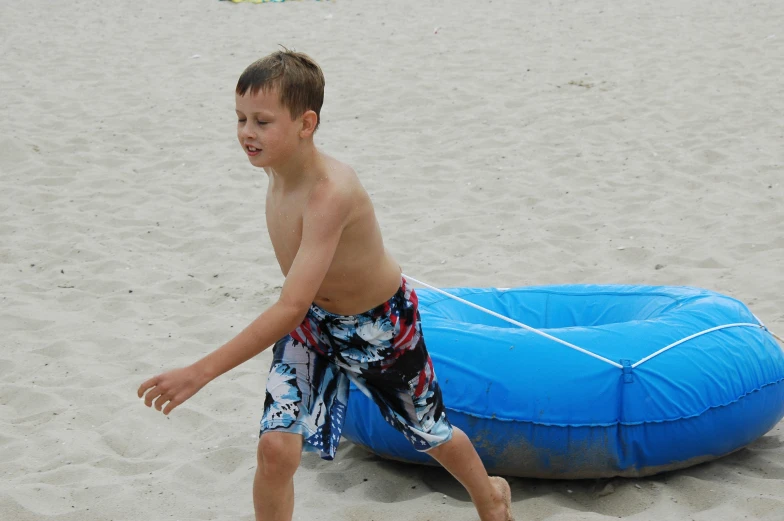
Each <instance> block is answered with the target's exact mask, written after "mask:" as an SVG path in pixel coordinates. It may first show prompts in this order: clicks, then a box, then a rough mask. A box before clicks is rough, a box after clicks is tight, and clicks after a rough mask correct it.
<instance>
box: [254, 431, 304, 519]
mask: <svg viewBox="0 0 784 521" xmlns="http://www.w3.org/2000/svg"><path fill="white" fill-rule="evenodd" d="M301 457H302V436H301V435H299V434H291V433H288V432H274V431H272V432H265V433H264V434H262V436H261V439H260V440H259V447H258V453H257V461H258V466H257V467H256V477H255V479H254V480H253V507H254V510H255V511H256V521H291V516H292V515H293V513H294V473H295V472H296V470H297V467H299V462H300V459H301Z"/></svg>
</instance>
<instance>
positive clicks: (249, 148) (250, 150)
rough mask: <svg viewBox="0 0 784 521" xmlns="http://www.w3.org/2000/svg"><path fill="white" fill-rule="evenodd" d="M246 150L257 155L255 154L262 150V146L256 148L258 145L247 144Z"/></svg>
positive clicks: (250, 154) (251, 154)
mask: <svg viewBox="0 0 784 521" xmlns="http://www.w3.org/2000/svg"><path fill="white" fill-rule="evenodd" d="M245 152H247V154H248V155H249V156H255V155H258V154H259V152H261V149H260V148H256V147H252V146H250V145H245Z"/></svg>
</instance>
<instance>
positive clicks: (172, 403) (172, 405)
mask: <svg viewBox="0 0 784 521" xmlns="http://www.w3.org/2000/svg"><path fill="white" fill-rule="evenodd" d="M182 402H183V400H179V399H177V398H175V399H174V400H172V401H170V402H169V405H167V406H166V408H165V409H164V410H163V414H165V415H166V416H168V415H169V413H170V412H172V411H173V410H174V408H175V407H177V406H178V405H180V404H181V403H182Z"/></svg>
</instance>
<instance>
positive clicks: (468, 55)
mask: <svg viewBox="0 0 784 521" xmlns="http://www.w3.org/2000/svg"><path fill="white" fill-rule="evenodd" d="M782 27H784V3H782V2H780V1H778V0H762V1H759V2H756V3H753V4H751V3H744V2H737V1H735V2H730V1H727V0H710V1H708V0H695V1H692V2H681V1H676V0H659V1H656V2H653V1H649V0H632V1H630V2H612V3H610V2H601V1H599V0H585V1H583V2H565V1H563V0H553V1H547V2H544V1H542V2H517V1H512V0H507V1H499V0H495V1H479V0H474V1H467V0H429V1H421V0H420V1H415V0H400V1H381V0H362V1H360V0H337V1H336V2H314V1H303V2H286V3H282V4H266V5H252V4H236V5H235V4H232V3H230V2H218V1H217V0H198V1H190V2H185V1H182V0H176V1H175V0H171V1H167V2H153V1H151V0H133V1H132V2H99V1H97V0H72V1H68V2H48V1H44V0H29V1H24V2H11V1H6V2H3V3H2V5H0V51H2V52H1V54H2V56H3V59H2V61H0V92H2V96H1V97H0V117H1V118H2V120H3V123H2V125H0V175H1V176H2V194H0V216H1V217H2V219H1V220H0V238H1V239H2V247H0V284H2V288H3V289H2V291H0V295H1V296H0V328H1V330H2V331H3V349H2V350H1V351H0V375H2V379H0V478H1V479H0V519H2V520H3V521H32V520H36V521H37V520H49V519H51V520H58V521H66V520H68V521H77V520H78V521H99V520H100V521H105V520H114V521H125V520H131V521H136V520H139V521H141V520H153V521H158V520H161V521H163V520H170V519H171V520H244V521H248V520H252V519H253V515H252V503H251V493H250V492H251V483H252V478H253V474H254V468H255V449H256V440H257V434H258V433H257V431H258V420H259V417H260V414H261V408H262V404H263V390H264V382H265V377H266V370H267V368H268V366H269V362H270V355H271V353H270V352H265V353H263V354H262V355H260V356H258V357H257V358H256V359H254V360H252V361H250V362H248V363H246V364H245V365H243V366H241V367H239V368H237V369H236V370H234V371H232V372H230V373H228V374H226V375H224V376H223V377H221V378H220V379H218V380H216V381H214V382H213V383H211V384H210V385H209V386H207V387H205V388H204V389H203V390H202V391H201V392H200V393H199V394H197V395H196V396H195V397H194V398H192V399H191V400H190V401H188V402H187V403H186V404H185V405H183V406H182V407H181V408H179V409H178V410H176V411H175V412H174V413H173V414H172V415H171V416H170V417H168V418H166V417H164V416H163V415H161V414H160V413H158V412H156V411H154V410H150V409H147V408H145V407H144V406H143V405H142V403H141V402H140V401H139V400H138V399H137V398H136V389H137V387H138V386H139V384H140V383H141V382H142V381H143V380H145V379H147V378H148V377H150V376H152V375H154V374H156V373H157V372H160V371H161V370H163V369H167V368H173V367H177V366H181V365H184V364H188V363H190V362H192V361H194V360H195V359H197V358H198V357H200V356H202V355H203V354H206V353H207V352H208V351H210V350H212V349H214V348H216V347H218V346H219V345H221V344H222V343H223V342H225V341H226V340H228V339H230V338H231V337H232V336H233V335H234V334H235V333H237V332H238V331H239V330H240V329H241V328H243V327H244V326H245V325H247V324H248V323H249V322H250V321H251V320H252V319H253V318H255V317H256V316H257V315H258V314H259V313H260V312H261V311H262V310H263V309H265V307H266V306H268V305H270V304H271V303H272V302H274V299H275V298H276V297H277V295H278V292H279V290H280V287H281V284H282V281H283V277H282V275H281V274H280V270H279V269H278V267H277V265H276V263H275V258H274V255H273V252H272V249H271V247H270V244H269V240H268V238H267V235H266V229H265V222H264V216H263V207H264V194H265V188H266V183H267V179H266V176H265V175H264V174H263V172H261V171H258V170H255V169H253V168H252V167H251V166H250V165H249V164H248V161H247V159H246V158H245V157H244V156H243V153H242V151H241V149H240V147H239V146H238V144H237V143H236V137H235V115H234V97H233V88H234V85H235V83H236V80H237V77H238V76H239V74H240V72H241V71H242V70H243V69H244V68H245V67H246V66H247V65H248V64H249V63H250V62H252V61H253V60H255V59H256V58H258V57H261V56H262V55H264V54H267V53H269V52H272V51H274V50H275V49H276V48H277V45H278V44H283V45H286V46H287V47H290V48H294V49H296V50H299V51H303V52H307V53H309V54H310V55H311V56H313V57H314V58H315V59H316V60H317V61H318V62H319V63H320V64H321V66H322V68H323V69H324V71H325V75H326V78H327V89H326V100H325V105H324V109H323V112H322V117H323V123H322V126H321V128H320V130H319V131H318V134H317V138H316V141H317V144H318V145H319V146H320V147H322V148H323V149H324V150H325V151H327V152H329V153H331V154H333V155H334V156H336V157H337V158H339V159H341V160H343V161H346V162H348V163H349V164H351V165H352V166H353V167H354V168H355V169H356V170H357V172H358V173H359V175H360V177H361V179H362V181H363V183H364V185H365V186H366V188H367V189H368V191H369V192H370V194H371V196H372V198H373V200H374V202H375V205H376V210H377V214H378V218H379V221H380V223H381V226H382V229H383V232H384V234H385V240H386V244H387V247H388V248H389V249H390V250H391V251H392V253H393V254H394V255H395V256H396V257H397V259H398V260H399V261H400V263H401V264H402V266H403V268H404V270H405V271H406V273H408V274H409V275H411V276H414V277H417V278H420V279H421V280H424V281H426V282H428V283H430V284H434V285H437V286H443V287H448V286H503V287H509V286H521V285H541V284H556V283H624V284H625V283H635V284H637V283H639V284H673V285H681V284H683V285H692V286H699V287H704V288H709V289H712V290H716V291H719V292H722V293H726V294H729V295H731V296H734V297H736V298H738V299H740V300H742V301H744V302H745V303H747V304H748V305H749V306H750V308H751V309H752V311H753V312H754V313H755V314H757V315H758V316H759V317H760V318H761V319H762V320H763V321H764V322H765V323H767V324H768V325H769V326H770V328H771V329H772V330H773V331H778V332H782V331H784V276H783V275H782V264H783V261H784V227H783V226H782V222H784V146H782V144H783V143H784V127H782V114H784V96H782V80H784V75H783V74H782V71H784V31H782ZM779 334H781V333H779ZM295 481H296V488H297V495H296V509H295V516H294V518H295V519H297V520H303V521H304V520H308V521H310V520H356V521H369V520H374V521H397V520H407V521H426V520H429V521H442V520H443V521H446V520H449V521H452V520H471V519H476V516H475V514H474V510H473V507H472V505H471V503H470V502H469V500H468V497H467V495H466V493H465V492H464V491H463V490H462V489H461V487H460V486H459V485H458V484H457V483H456V482H455V481H454V480H453V479H452V478H451V477H449V476H448V475H447V474H446V473H445V472H444V471H442V470H439V469H435V468H425V467H417V466H409V465H403V464H399V463H393V462H388V461H384V460H381V459H379V458H377V457H375V456H373V455H370V454H368V453H367V452H365V451H364V450H362V449H360V448H359V447H356V446H354V445H352V444H351V443H349V442H347V441H345V440H344V443H343V444H342V445H341V448H340V451H339V453H338V458H337V460H336V461H334V462H325V461H321V460H320V459H318V457H316V456H315V455H313V454H306V455H305V457H304V458H303V463H302V468H301V469H300V471H299V472H298V473H297V475H296V478H295ZM510 482H511V486H512V495H513V508H514V512H515V515H516V516H517V519H518V520H552V521H556V520H557V521H578V520H579V521H583V520H586V521H587V520H591V521H595V520H596V521H604V520H609V519H618V518H620V519H626V520H634V521H660V520H670V519H672V520H694V521H716V520H742V519H750V520H751V519H758V520H771V521H773V520H782V519H784V424H782V423H780V424H779V425H778V426H777V427H776V428H775V429H774V430H772V431H771V432H770V433H768V434H767V435H766V436H764V437H762V438H761V439H759V440H757V441H756V442H754V443H753V444H751V446H749V447H747V448H745V449H743V450H741V451H739V452H737V453H735V454H733V455H731V456H729V457H725V458H723V459H720V460H718V461H715V462H712V463H708V464H703V465H699V466H696V467H693V468H689V469H686V470H682V471H679V472H672V473H667V474H663V475H658V476H654V477H651V478H646V479H637V480H635V479H610V480H599V481H597V480H587V481H540V480H533V479H519V478H513V479H511V480H510Z"/></svg>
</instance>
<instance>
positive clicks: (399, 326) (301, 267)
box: [138, 50, 511, 521]
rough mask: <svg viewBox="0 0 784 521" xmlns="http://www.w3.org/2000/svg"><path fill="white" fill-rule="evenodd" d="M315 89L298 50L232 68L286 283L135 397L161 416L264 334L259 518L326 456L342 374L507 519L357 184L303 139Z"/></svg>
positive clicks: (335, 437)
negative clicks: (456, 421) (298, 474)
mask: <svg viewBox="0 0 784 521" xmlns="http://www.w3.org/2000/svg"><path fill="white" fill-rule="evenodd" d="M323 98H324V77H323V75H322V73H321V69H320V68H319V66H318V65H317V64H316V63H315V62H314V61H313V60H312V59H310V58H309V57H308V56H306V55H304V54H301V53H295V52H291V51H288V50H284V51H279V52H276V53H273V54H271V55H269V56H267V57H265V58H262V59H261V60H258V61H257V62H255V63H253V64H251V65H250V66H249V67H248V68H247V69H246V70H245V71H244V72H243V73H242V76H240V79H239V82H238V83H237V87H236V111H237V117H238V123H237V137H238V139H239V142H240V144H241V145H242V148H243V149H244V150H245V153H246V154H247V156H248V160H249V161H250V163H251V164H252V165H253V166H256V167H259V168H263V169H264V171H265V172H266V173H267V175H268V176H269V186H268V191H267V200H266V218H267V227H268V229H269V235H270V239H271V242H272V247H273V249H274V250H275V256H276V257H277V260H278V263H279V264H280V268H281V270H282V271H283V275H284V276H285V277H286V279H285V282H284V284H283V288H282V290H281V294H280V297H279V298H278V301H277V302H276V303H275V304H273V305H272V306H271V307H270V308H269V309H267V310H266V311H265V312H264V313H262V314H261V315H260V316H259V317H258V318H257V319H256V320H254V321H253V322H252V323H251V324H250V325H249V326H248V327H247V328H246V329H245V330H243V331H242V332H241V333H239V334H238V335H237V336H236V337H235V338H234V339H232V340H231V341H229V342H228V343H226V344H225V345H223V346H222V347H220V348H219V349H217V350H215V351H213V352H212V353H210V354H209V355H207V356H205V357H204V358H202V359H201V360H199V361H198V362H196V363H194V364H193V365H191V366H188V367H185V368H180V369H175V370H172V371H169V372H166V373H163V374H160V375H158V376H156V377H154V378H151V379H150V380H147V381H146V382H144V383H143V384H142V385H141V386H140V387H139V390H138V395H139V397H140V398H141V397H142V396H144V402H145V404H146V405H147V406H148V407H151V406H152V405H153V403H154V404H155V408H156V409H157V410H159V411H160V410H163V413H164V414H169V413H170V412H171V411H172V410H173V409H174V408H175V407H177V406H179V405H180V404H182V403H183V402H184V401H185V400H187V399H188V398H190V397H191V396H193V395H194V394H195V393H196V392H197V391H198V390H199V389H201V388H202V387H203V386H204V385H206V384H207V383H208V382H210V381H211V380H213V379H214V378H216V377H217V376H219V375H221V374H223V373H225V372H226V371H228V370H230V369H232V368H234V367H236V366H237V365H239V364H241V363H243V362H245V361H247V360H248V359H250V358H252V357H254V356H256V355H258V354H259V353H261V352H262V351H263V350H264V349H266V348H267V347H269V346H270V345H272V344H275V346H274V348H273V363H272V366H271V368H270V373H269V377H268V379H267V393H266V400H265V404H264V413H263V416H262V420H261V436H260V439H259V445H258V453H257V454H258V457H257V459H258V468H257V471H256V477H255V479H254V483H253V503H254V507H255V511H256V519H257V520H258V521H279V520H285V521H290V520H291V517H292V512H293V509H294V481H293V477H294V472H295V471H296V469H297V467H298V466H299V463H300V458H301V453H302V450H303V448H304V449H309V450H319V451H320V452H321V456H322V457H323V458H325V459H332V458H333V457H334V454H335V451H336V450H337V445H338V441H339V439H340V429H341V425H342V418H343V413H344V411H345V406H346V401H347V398H348V382H349V380H350V381H352V382H354V383H355V384H356V385H357V386H358V387H359V388H360V389H362V390H363V391H364V392H365V393H366V394H368V395H370V396H372V397H373V399H374V401H375V402H376V403H377V404H378V405H379V408H380V409H381V411H382V413H383V414H384V416H385V418H387V420H388V421H389V422H390V423H392V424H393V425H395V427H396V428H397V429H398V430H400V431H402V432H403V433H404V434H405V436H406V437H407V438H408V439H409V440H410V441H411V442H412V443H413V444H414V445H415V447H416V448H417V449H418V450H423V451H426V452H427V453H428V454H430V455H431V456H432V457H433V458H435V459H436V460H437V461H438V462H439V463H441V464H442V465H443V466H444V467H445V468H446V469H447V470H448V471H449V472H450V473H452V475H454V476H455V478H457V479H458V480H459V481H460V482H461V483H462V484H463V486H465V487H466V489H467V490H468V492H469V494H470V496H471V499H472V501H473V502H474V505H475V506H476V509H477V511H478V513H479V517H480V519H481V520H482V521H497V520H498V521H509V520H511V511H510V490H509V485H508V484H507V482H506V481H505V480H504V479H502V478H498V477H494V478H490V477H488V475H487V472H486V471H485V469H484V466H483V464H482V462H481V460H480V459H479V456H478V455H477V453H476V451H475V450H474V447H473V446H472V445H471V442H470V441H469V439H468V437H467V436H466V435H465V434H464V433H463V432H462V431H460V430H459V429H457V428H455V427H452V426H451V425H450V424H449V422H448V420H447V418H446V415H445V413H444V407H443V403H442V401H441V390H440V388H439V386H438V382H437V380H436V375H435V372H434V371H433V370H432V364H431V362H430V357H429V356H428V353H427V349H426V348H425V343H424V339H423V337H422V331H421V326H420V322H419V313H418V311H417V300H416V293H415V292H414V291H413V289H411V288H410V286H409V285H408V283H407V282H406V280H405V279H404V278H403V277H402V275H401V270H400V267H399V266H398V264H397V263H396V262H395V260H394V259H393V258H392V257H391V255H390V254H389V253H388V252H387V251H386V250H385V249H384V244H383V242H382V239H381V232H380V229H379V225H378V222H377V221H376V217H375V214H374V210H373V206H372V204H371V202H370V199H369V197H368V194H367V193H366V192H365V190H364V189H363V188H362V186H361V184H360V182H359V180H358V178H357V176H356V174H355V173H354V171H353V170H352V169H351V168H350V167H348V166H347V165H344V164H343V163H341V162H339V161H337V160H336V159H333V158H331V157H329V156H327V155H325V154H323V153H321V152H320V151H319V150H318V149H316V147H315V145H314V144H313V133H314V132H315V131H316V129H317V128H318V125H319V118H320V116H319V114H320V110H321V105H322V102H323ZM164 406H165V407H164Z"/></svg>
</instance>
